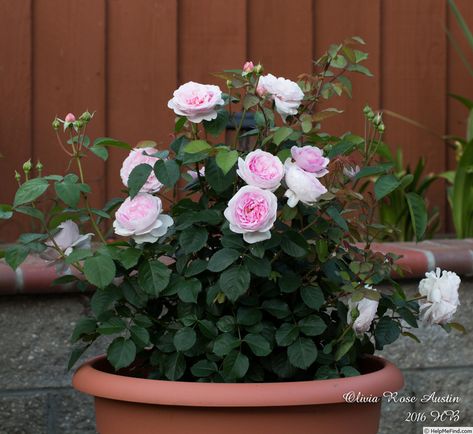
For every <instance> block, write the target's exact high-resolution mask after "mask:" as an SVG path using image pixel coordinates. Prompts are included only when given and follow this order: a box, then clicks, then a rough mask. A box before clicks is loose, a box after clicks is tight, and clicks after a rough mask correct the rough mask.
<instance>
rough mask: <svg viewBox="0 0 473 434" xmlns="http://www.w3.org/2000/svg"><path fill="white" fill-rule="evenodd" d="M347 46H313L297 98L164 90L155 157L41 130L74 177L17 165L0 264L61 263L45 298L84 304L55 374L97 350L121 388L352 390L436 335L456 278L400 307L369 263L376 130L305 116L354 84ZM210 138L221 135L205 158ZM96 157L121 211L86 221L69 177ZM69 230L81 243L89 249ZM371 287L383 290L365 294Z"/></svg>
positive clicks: (90, 215)
mask: <svg viewBox="0 0 473 434" xmlns="http://www.w3.org/2000/svg"><path fill="white" fill-rule="evenodd" d="M359 44H362V40H360V38H350V39H348V40H347V41H345V42H344V43H342V44H339V45H334V46H331V47H330V48H329V50H328V52H327V53H325V54H324V55H323V56H322V57H321V58H320V59H319V60H318V61H317V62H316V71H315V72H314V73H311V74H304V75H302V76H300V78H299V81H298V82H297V83H296V82H294V81H290V80H287V79H284V78H281V77H280V78H276V77H275V76H273V75H271V74H266V75H263V67H262V65H259V64H258V65H254V64H253V63H252V62H247V63H245V65H244V67H243V69H242V70H229V71H224V72H223V73H219V74H217V76H219V77H220V78H223V79H224V80H225V81H226V92H223V91H222V90H221V89H220V87H218V86H215V85H203V84H198V83H194V82H189V83H186V84H184V85H182V86H181V87H179V89H177V90H176V91H175V92H174V96H173V98H172V99H170V101H169V104H168V106H169V108H171V109H172V110H174V112H175V114H176V115H177V117H176V120H175V125H174V132H175V136H174V139H173V140H172V142H171V143H170V144H169V146H166V148H167V149H164V150H163V149H161V150H158V149H156V147H155V146H154V145H153V146H150V143H149V142H143V143H141V144H140V145H139V146H136V147H134V148H132V147H131V146H130V145H128V144H126V143H124V142H122V141H119V140H115V139H111V138H98V139H96V140H94V141H93V142H92V141H90V140H89V138H88V137H86V136H85V128H86V126H87V124H88V123H89V122H90V121H91V120H92V118H93V114H92V113H89V112H85V113H83V114H82V115H81V116H79V117H76V116H74V115H73V114H68V115H67V116H66V117H65V119H64V120H63V119H55V120H54V122H53V128H54V130H55V131H56V133H57V135H58V139H59V146H60V147H61V149H63V151H64V152H66V153H67V154H68V155H69V156H70V158H71V160H72V163H73V164H74V165H75V167H76V168H77V169H76V171H77V175H76V174H74V173H69V174H66V175H65V176H63V175H43V173H42V171H43V170H45V169H43V167H42V166H39V165H37V166H36V169H33V168H32V165H31V163H29V162H27V163H28V164H26V163H25V165H24V167H23V169H24V170H23V171H24V174H23V176H20V175H19V174H18V175H17V179H18V181H19V183H20V187H19V189H18V191H17V193H16V195H15V198H14V203H13V205H11V206H10V205H2V206H1V208H0V210H1V213H0V216H1V217H2V218H11V217H12V215H13V214H14V213H22V214H27V215H29V216H30V217H31V218H33V219H35V220H36V221H37V223H38V225H39V226H40V227H41V228H42V231H41V232H38V233H28V234H23V235H22V236H21V238H20V240H19V243H18V244H16V245H14V246H11V247H9V248H8V249H7V250H6V252H5V259H6V261H7V262H8V263H9V264H10V265H11V266H12V267H13V268H16V267H17V266H18V265H19V264H21V262H22V261H23V260H24V259H25V258H26V256H27V255H28V254H30V253H37V252H39V253H41V254H43V255H46V256H48V257H50V258H51V260H52V261H54V262H57V261H60V262H62V263H63V264H64V265H65V266H66V267H65V268H62V271H63V272H64V275H63V276H61V277H60V278H59V279H58V280H57V283H65V282H75V284H76V285H77V286H78V287H79V288H82V289H83V288H85V287H87V286H92V287H93V288H94V290H95V291H94V293H93V295H92V297H91V308H90V311H89V313H88V315H87V316H86V317H84V318H82V319H81V320H80V321H79V322H78V323H77V325H76V327H75V330H74V333H73V336H72V340H73V342H74V343H76V345H77V347H76V349H75V351H74V352H73V354H72V356H71V361H70V364H71V365H73V364H74V363H75V361H76V360H77V359H78V357H79V356H80V355H81V354H82V353H83V352H84V351H86V350H87V348H88V347H89V346H90V345H91V344H92V342H94V341H95V340H96V339H99V338H101V337H102V336H110V335H113V336H114V338H113V340H112V342H111V343H110V345H109V347H108V350H107V357H108V360H109V361H110V363H111V364H112V365H113V366H114V367H115V369H117V370H118V369H121V368H127V369H128V370H127V371H122V372H125V373H127V372H131V374H132V375H147V376H149V377H150V378H161V379H169V380H187V381H216V382H222V381H225V382H233V381H246V382H250V381H251V382H258V381H282V380H308V379H314V378H315V379H325V378H336V377H344V376H351V375H358V374H359V370H358V369H359V361H360V359H361V356H362V355H363V354H366V353H368V354H371V353H373V352H374V351H375V349H379V350H381V349H383V347H384V346H385V345H387V344H390V343H392V342H394V341H395V340H396V339H397V338H398V337H399V336H400V335H401V334H404V335H406V336H410V337H415V336H414V335H413V334H412V331H413V330H414V329H415V328H416V327H417V326H418V319H419V318H420V319H421V320H422V321H425V322H426V323H438V324H441V326H442V327H443V328H445V329H446V330H449V329H450V328H452V327H454V328H458V327H459V326H458V325H456V324H455V323H452V322H451V320H452V316H453V314H454V313H455V310H456V308H457V306H458V303H459V300H458V286H459V283H460V281H459V278H458V276H456V275H455V274H454V273H447V272H444V273H442V274H440V272H437V273H436V274H433V273H431V274H428V275H427V277H426V279H424V280H423V281H422V282H421V284H420V288H419V290H420V294H419V295H418V297H414V298H408V297H407V296H406V294H405V293H404V292H403V290H402V288H400V287H399V286H398V285H397V284H396V283H395V282H393V281H392V280H391V275H392V272H393V270H397V267H396V259H397V257H396V256H395V255H394V254H387V255H383V254H381V253H375V252H373V251H372V250H371V248H370V247H371V243H372V241H373V240H374V239H375V237H376V236H379V234H380V233H382V231H383V227H382V226H381V225H379V224H378V223H377V222H376V221H374V220H373V216H374V215H375V213H374V211H373V210H374V209H375V207H376V204H377V202H378V201H380V200H382V199H383V198H384V197H385V196H386V195H387V194H389V193H391V192H392V191H394V190H395V189H396V188H398V187H399V183H397V181H396V179H395V178H394V177H393V174H392V173H391V171H392V167H391V166H388V165H385V164H384V165H383V164H379V163H378V161H377V157H376V156H377V153H376V149H377V147H378V146H379V145H380V143H381V142H382V135H383V132H384V125H383V124H382V120H381V117H380V116H375V115H374V114H373V116H371V115H370V116H368V115H367V113H371V110H365V112H364V113H365V118H366V119H365V122H366V129H365V131H366V132H365V135H364V136H358V135H356V134H353V133H345V134H343V135H342V136H341V137H334V136H332V135H330V134H326V133H324V131H323V130H322V125H321V121H322V120H323V119H325V118H327V117H329V116H332V115H335V114H337V113H339V110H336V109H334V108H325V109H323V110H322V109H320V108H319V102H320V100H322V99H323V100H329V99H330V98H331V97H332V96H336V95H340V94H348V95H350V94H351V83H350V79H349V76H350V74H352V73H363V74H367V75H369V71H368V70H367V69H366V67H365V66H364V65H363V64H362V62H363V60H364V59H365V58H366V55H365V54H364V53H362V52H361V51H359V49H358V48H359V46H358V45H359ZM249 114H251V117H249ZM278 114H279V115H280V116H278ZM280 117H281V118H282V120H281V119H280ZM244 123H245V124H249V125H250V126H249V128H246V130H245V131H243V130H242V127H243V125H244ZM227 125H230V126H231V127H232V128H234V130H235V131H234V133H235V134H234V138H233V139H232V140H229V141H228V142H227V143H223V142H222V141H221V140H220V137H222V133H223V131H224V130H225V128H226V127H227ZM61 126H62V127H63V128H64V130H65V135H64V136H65V137H66V140H63V138H62V137H63V136H62V135H61ZM230 142H231V143H230ZM111 148H119V149H120V148H121V149H125V150H126V151H127V152H128V156H127V157H126V158H125V159H124V163H123V167H122V170H121V172H120V175H121V178H122V180H123V183H124V185H125V186H126V188H127V193H128V195H127V196H128V197H126V198H118V199H113V200H111V201H109V202H108V203H107V204H106V205H105V206H104V207H103V208H101V209H98V208H95V207H92V206H91V204H90V200H89V196H90V193H91V192H90V187H89V186H88V185H87V183H86V179H85V176H84V167H83V165H84V164H83V163H84V161H86V159H87V157H89V156H97V157H99V158H102V159H104V160H106V159H107V158H108V149H111ZM352 155H356V156H357V157H356V159H355V158H354V157H352ZM373 175H376V181H375V183H374V187H373V189H372V190H371V189H366V188H365V187H364V185H366V182H367V180H368V179H371V177H372V176H373ZM53 192H54V193H53ZM52 193H53V194H52ZM51 203H53V206H52V207H51V208H48V205H50V204H51ZM164 208H166V212H164ZM410 212H412V219H413V220H414V221H415V220H416V219H421V220H422V219H424V218H425V215H423V214H422V208H419V209H412V210H411V211H410ZM111 220H113V224H110V221H111ZM77 224H80V225H81V226H82V228H83V231H84V232H87V231H88V230H89V229H88V228H90V230H91V231H93V233H94V241H96V244H95V246H94V248H92V249H90V248H87V243H88V242H89V241H90V237H91V235H90V234H89V233H87V234H86V235H83V236H81V235H80V234H79V231H78V226H77ZM69 268H75V269H76V270H77V271H78V272H79V273H74V274H71V273H70V270H69ZM398 271H399V270H398ZM77 274H82V275H83V279H79V278H78V277H77ZM382 282H384V283H385V284H387V285H388V286H390V289H388V290H383V291H381V290H376V289H374V288H379V285H380V284H381V283H382ZM385 287H386V285H385Z"/></svg>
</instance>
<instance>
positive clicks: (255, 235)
mask: <svg viewBox="0 0 473 434" xmlns="http://www.w3.org/2000/svg"><path fill="white" fill-rule="evenodd" d="M270 238H271V232H270V231H266V232H245V233H244V234H243V239H244V240H245V241H246V242H247V243H248V244H254V243H258V242H259V241H264V240H269V239H270Z"/></svg>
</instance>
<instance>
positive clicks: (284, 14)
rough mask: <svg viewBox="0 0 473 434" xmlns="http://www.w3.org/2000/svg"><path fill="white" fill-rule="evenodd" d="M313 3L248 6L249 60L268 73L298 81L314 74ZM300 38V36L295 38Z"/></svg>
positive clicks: (281, 0)
mask: <svg viewBox="0 0 473 434" xmlns="http://www.w3.org/2000/svg"><path fill="white" fill-rule="evenodd" d="M312 3H313V2H312V0H299V1H297V2H295V3H294V4H293V5H292V6H291V7H288V6H287V2H286V1H285V0H259V1H250V2H249V4H248V8H249V10H248V58H250V59H252V60H253V61H254V62H255V63H256V62H261V63H262V64H263V65H264V66H265V69H266V71H265V72H270V73H272V74H274V75H281V76H284V77H286V78H289V79H292V80H295V79H296V78H297V76H298V75H299V74H301V73H303V72H310V71H311V70H312V54H313V52H312V51H313V50H312V48H313V47H312V42H313V41H312ZM296 35H297V36H296Z"/></svg>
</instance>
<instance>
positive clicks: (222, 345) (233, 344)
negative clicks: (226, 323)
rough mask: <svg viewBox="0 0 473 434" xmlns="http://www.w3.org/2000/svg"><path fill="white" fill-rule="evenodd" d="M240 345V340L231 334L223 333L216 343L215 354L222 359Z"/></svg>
mask: <svg viewBox="0 0 473 434" xmlns="http://www.w3.org/2000/svg"><path fill="white" fill-rule="evenodd" d="M239 345H240V340H239V339H237V338H236V337H235V336H233V335H232V334H230V333H223V334H221V335H219V336H218V337H217V339H215V341H214V345H213V352H214V353H215V354H216V355H217V356H220V357H223V356H225V355H227V354H229V353H230V352H231V351H232V350H233V349H235V348H237V347H238V346H239Z"/></svg>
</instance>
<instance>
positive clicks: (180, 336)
mask: <svg viewBox="0 0 473 434" xmlns="http://www.w3.org/2000/svg"><path fill="white" fill-rule="evenodd" d="M196 339H197V336H196V334H195V331H194V329H192V328H190V327H184V328H182V329H180V330H178V331H177V332H176V334H175V335H174V339H173V343H174V346H175V347H176V350H177V351H187V350H190V349H191V348H192V347H193V346H194V344H195V342H196Z"/></svg>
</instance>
